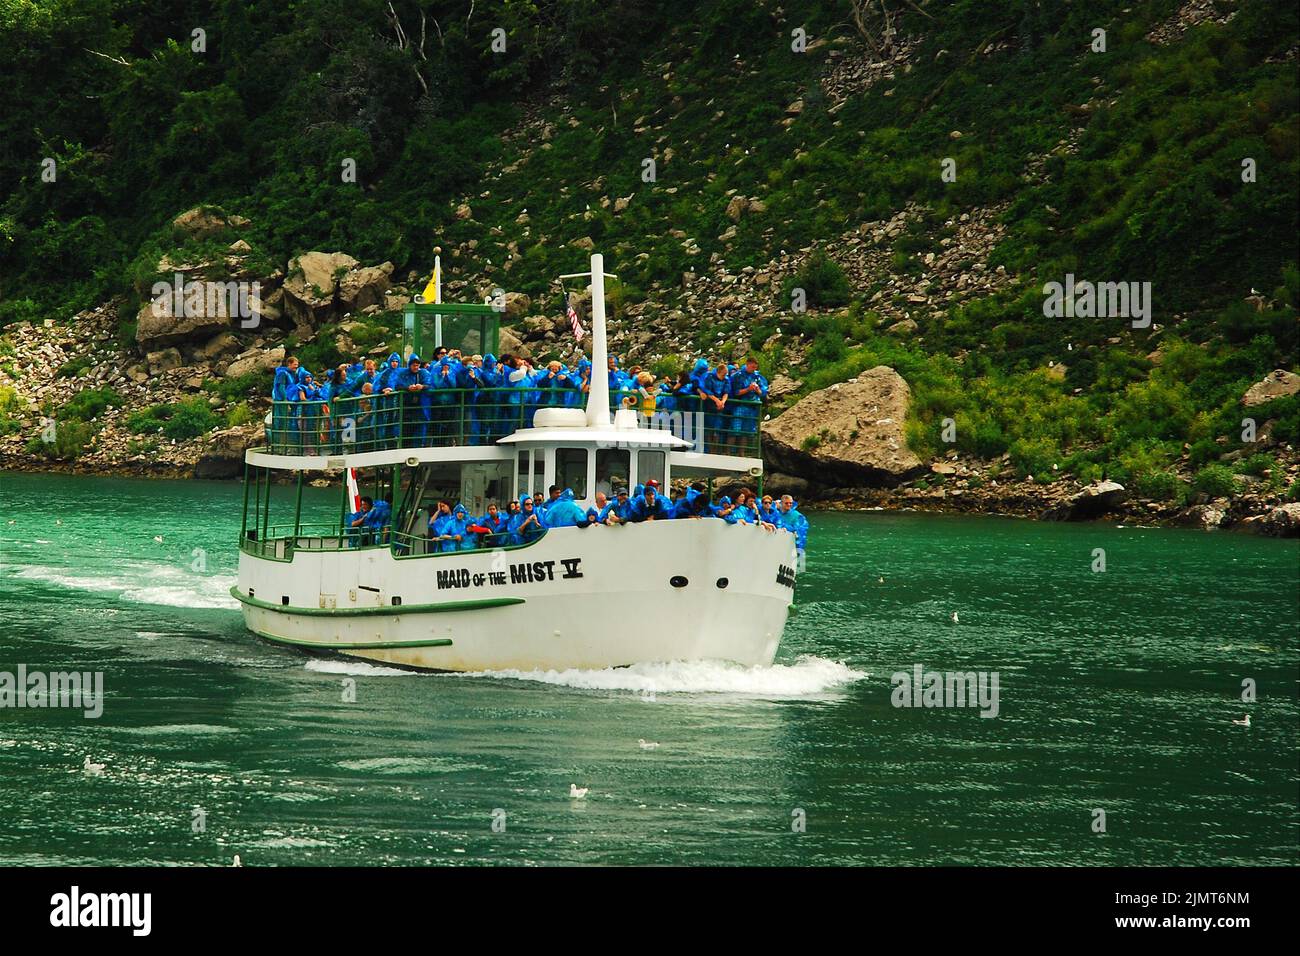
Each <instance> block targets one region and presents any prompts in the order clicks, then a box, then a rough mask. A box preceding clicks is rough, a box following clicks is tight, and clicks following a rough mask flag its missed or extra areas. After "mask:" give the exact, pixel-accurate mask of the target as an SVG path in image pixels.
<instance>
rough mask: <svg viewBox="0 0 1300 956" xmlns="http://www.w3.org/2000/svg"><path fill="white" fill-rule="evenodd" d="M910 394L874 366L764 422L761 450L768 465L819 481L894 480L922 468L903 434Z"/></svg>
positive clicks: (890, 371)
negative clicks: (850, 379)
mask: <svg viewBox="0 0 1300 956" xmlns="http://www.w3.org/2000/svg"><path fill="white" fill-rule="evenodd" d="M911 398H912V391H911V389H910V388H908V385H907V382H905V381H903V378H902V376H901V375H899V374H898V373H897V372H895V371H894V370H893V369H892V368H888V367H887V366H884V365H878V366H876V367H875V368H873V369H868V370H867V371H865V372H863V373H862V374H861V375H859V376H858V377H857V378H855V379H853V380H852V381H849V382H843V383H841V384H838V385H832V386H830V387H829V388H824V389H822V390H820V391H817V392H813V393H812V394H811V395H807V396H805V397H804V398H803V399H801V400H800V401H799V402H797V403H795V404H794V405H793V406H791V407H790V408H789V409H787V410H786V411H785V412H784V413H782V414H781V416H780V417H778V418H776V419H775V420H773V421H771V422H768V423H766V424H764V425H763V451H764V454H765V456H766V458H767V461H768V462H769V463H770V465H771V467H772V469H773V470H775V471H779V472H782V473H784V474H787V475H794V476H797V477H801V478H805V479H807V480H809V481H811V482H815V483H818V484H822V485H828V484H835V483H839V484H846V485H863V486H873V485H886V486H889V485H896V484H898V483H899V482H900V481H905V480H906V479H907V478H908V477H910V476H912V475H915V474H918V473H920V472H921V471H922V470H923V469H924V467H925V466H924V465H923V464H922V462H921V459H919V458H918V457H917V456H916V455H915V454H913V453H912V451H911V450H910V449H909V448H908V447H907V442H906V440H905V438H904V435H903V422H904V420H905V419H906V418H907V408H908V404H909V403H910V402H911Z"/></svg>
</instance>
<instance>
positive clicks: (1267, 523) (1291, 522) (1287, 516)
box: [1259, 501, 1300, 538]
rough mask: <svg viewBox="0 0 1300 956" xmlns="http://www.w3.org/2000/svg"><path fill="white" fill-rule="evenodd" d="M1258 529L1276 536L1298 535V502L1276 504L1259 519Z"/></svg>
mask: <svg viewBox="0 0 1300 956" xmlns="http://www.w3.org/2000/svg"><path fill="white" fill-rule="evenodd" d="M1259 530H1260V531H1262V532H1263V533H1264V534H1271V535H1273V536H1274V537H1277V538H1296V537H1300V502H1296V501H1292V502H1289V503H1288V504H1284V505H1278V506H1277V507H1276V508H1273V509H1271V510H1270V511H1269V512H1268V514H1266V515H1264V517H1262V518H1260V519H1259Z"/></svg>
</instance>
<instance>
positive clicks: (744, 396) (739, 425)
mask: <svg viewBox="0 0 1300 956" xmlns="http://www.w3.org/2000/svg"><path fill="white" fill-rule="evenodd" d="M731 397H732V406H733V407H732V409H731V416H732V417H731V430H732V432H733V433H734V441H735V442H736V445H737V448H738V450H741V451H744V450H748V449H749V448H750V447H751V446H752V445H753V444H754V442H755V440H756V437H757V435H758V418H759V411H760V409H761V407H762V403H763V402H764V401H766V400H767V379H766V378H764V377H763V374H762V373H761V372H759V370H758V359H756V358H754V357H753V356H750V357H749V358H748V359H746V360H745V367H744V368H742V369H740V370H739V371H737V372H736V373H735V374H734V375H732V376H731Z"/></svg>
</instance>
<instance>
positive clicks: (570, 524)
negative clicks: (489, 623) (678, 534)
mask: <svg viewBox="0 0 1300 956" xmlns="http://www.w3.org/2000/svg"><path fill="white" fill-rule="evenodd" d="M391 518H392V510H391V506H390V505H389V503H388V502H386V501H373V500H372V499H370V498H362V499H361V510H360V511H357V512H355V513H353V514H351V515H349V516H348V525H349V531H350V533H351V534H352V535H353V536H354V539H355V540H357V542H358V543H359V544H371V543H383V542H384V541H385V539H386V538H385V532H386V530H387V529H388V525H389V522H390V521H391ZM685 518H696V519H703V518H718V519H720V520H722V521H725V522H726V523H727V524H745V525H754V526H756V527H759V528H762V529H763V530H765V531H769V532H776V531H778V530H783V531H788V532H790V533H791V534H793V535H794V536H795V544H796V546H797V548H798V550H799V552H800V554H802V553H803V551H804V548H805V547H806V545H807V542H808V519H807V518H806V517H805V516H804V515H803V513H802V512H800V511H799V504H798V502H796V501H795V500H794V499H793V498H791V497H790V495H782V496H781V497H780V498H779V499H774V498H773V497H772V496H771V495H764V496H763V497H762V498H761V499H760V498H759V497H758V496H757V495H755V494H754V493H753V492H752V491H749V490H748V489H744V488H742V489H741V490H740V491H738V492H736V497H735V499H734V500H733V499H732V498H730V497H728V496H726V495H723V496H722V497H720V498H718V500H717V501H716V502H715V501H712V500H710V497H709V494H708V492H707V491H706V490H705V488H704V487H703V486H702V485H698V484H696V485H692V486H690V487H688V488H686V489H685V491H684V492H683V493H682V494H681V496H680V497H678V498H677V499H676V500H675V501H674V500H670V498H669V497H668V496H666V495H662V494H660V493H659V482H657V481H655V480H654V479H651V480H650V481H648V482H646V483H645V484H644V485H637V486H636V487H635V488H633V489H632V491H631V493H630V494H629V493H628V489H627V488H626V487H621V488H619V489H618V490H617V492H616V493H615V495H614V497H613V499H610V498H608V497H607V496H606V495H605V493H604V492H603V491H598V492H596V497H595V504H594V505H592V506H591V507H589V508H587V509H585V510H584V509H583V508H582V506H581V505H579V504H578V503H577V502H576V501H575V500H574V496H573V492H572V490H570V489H568V488H565V489H563V490H561V489H560V488H559V487H557V486H554V485H552V486H551V489H550V495H549V497H547V496H544V495H542V493H541V492H538V493H537V494H536V495H532V496H529V495H527V494H525V495H521V496H520V498H519V500H518V501H511V502H509V503H508V505H507V507H506V509H505V510H504V511H502V510H501V509H500V508H499V507H498V506H497V505H496V504H491V505H488V509H487V512H486V513H485V514H483V515H480V516H478V517H474V516H472V515H470V513H469V511H468V510H467V509H466V508H465V506H464V505H462V504H455V505H453V504H452V503H451V502H449V501H441V502H439V503H438V508H437V511H436V512H435V513H434V514H433V515H432V516H431V517H430V519H429V525H428V538H429V550H430V551H472V550H476V549H480V548H496V547H503V546H506V545H522V544H529V543H531V542H533V541H536V540H537V539H538V538H540V537H541V536H542V534H543V533H544V532H545V531H546V530H547V529H548V528H588V527H592V526H602V525H603V526H608V527H613V526H617V525H623V524H636V523H638V522H641V521H667V520H673V519H685Z"/></svg>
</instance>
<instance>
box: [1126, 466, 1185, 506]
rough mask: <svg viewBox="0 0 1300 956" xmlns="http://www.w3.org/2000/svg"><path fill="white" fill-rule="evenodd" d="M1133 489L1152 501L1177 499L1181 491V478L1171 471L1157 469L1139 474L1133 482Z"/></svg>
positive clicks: (1182, 485)
mask: <svg viewBox="0 0 1300 956" xmlns="http://www.w3.org/2000/svg"><path fill="white" fill-rule="evenodd" d="M1133 487H1134V490H1135V491H1136V492H1137V493H1138V495H1139V496H1141V497H1143V498H1150V499H1151V500H1152V501H1177V500H1178V499H1179V498H1180V497H1181V495H1182V492H1183V487H1184V484H1183V480H1182V479H1181V478H1179V477H1178V475H1177V474H1176V473H1174V472H1172V471H1157V472H1152V473H1150V474H1146V475H1141V476H1139V477H1138V478H1137V480H1136V481H1135V482H1134V483H1133Z"/></svg>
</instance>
